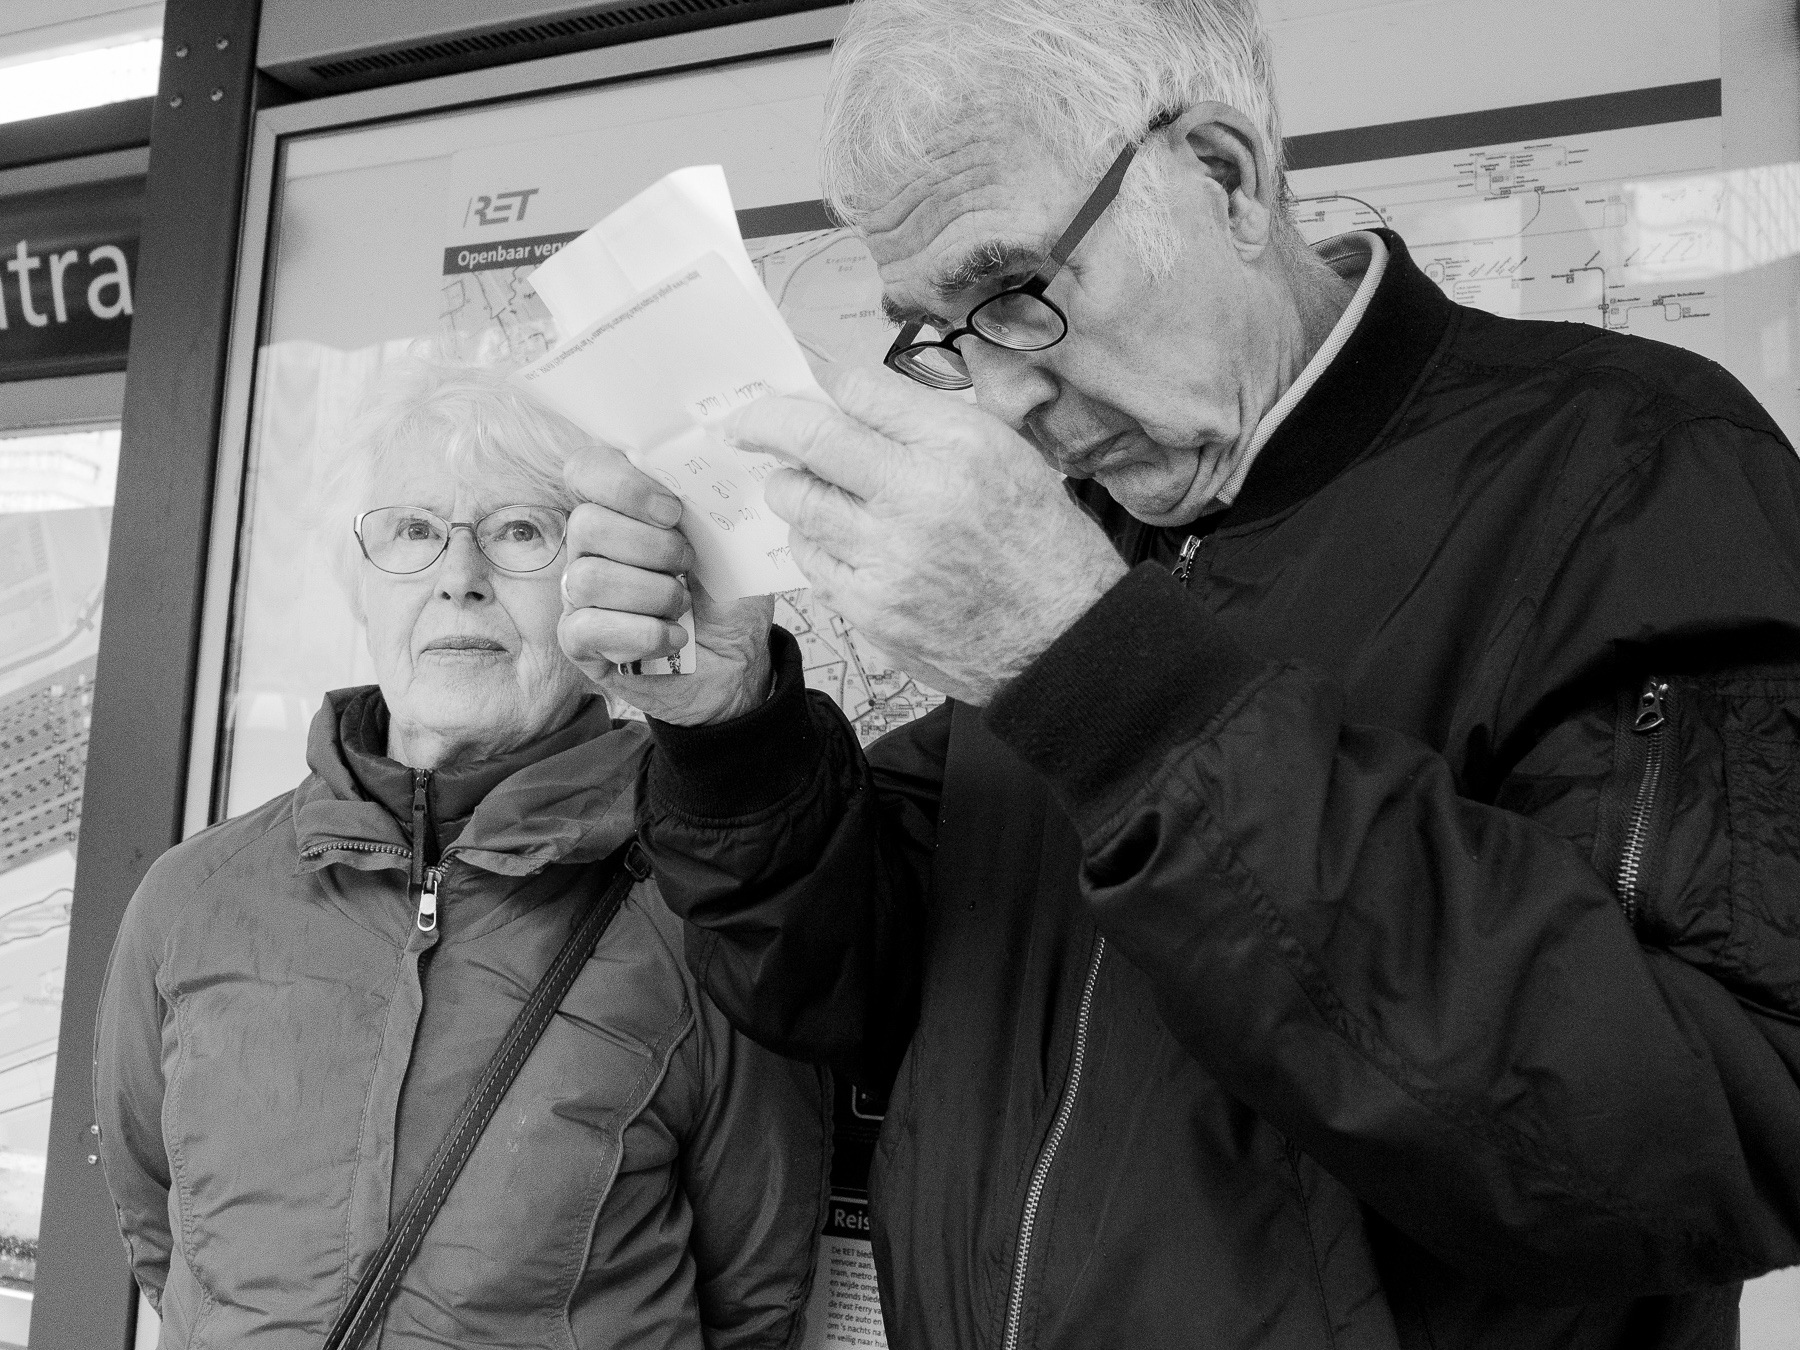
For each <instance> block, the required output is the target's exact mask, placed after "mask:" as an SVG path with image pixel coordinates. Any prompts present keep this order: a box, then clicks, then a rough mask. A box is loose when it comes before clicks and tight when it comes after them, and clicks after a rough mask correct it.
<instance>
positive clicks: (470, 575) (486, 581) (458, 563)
mask: <svg viewBox="0 0 1800 1350" xmlns="http://www.w3.org/2000/svg"><path fill="white" fill-rule="evenodd" d="M437 584H438V594H440V595H442V596H443V597H444V598H445V599H447V600H453V601H455V602H456V603H458V604H463V603H471V602H472V603H478V602H480V601H483V600H486V599H488V598H490V597H491V596H492V595H493V593H494V587H493V571H492V565H491V564H490V563H489V562H488V560H487V555H486V554H485V553H483V552H482V551H481V550H480V549H479V548H477V547H476V546H475V531H474V530H473V529H470V528H469V527H468V526H466V525H462V526H454V527H452V528H451V531H450V544H449V546H448V547H447V548H446V549H445V550H444V556H443V557H441V558H439V559H438V575H437Z"/></svg>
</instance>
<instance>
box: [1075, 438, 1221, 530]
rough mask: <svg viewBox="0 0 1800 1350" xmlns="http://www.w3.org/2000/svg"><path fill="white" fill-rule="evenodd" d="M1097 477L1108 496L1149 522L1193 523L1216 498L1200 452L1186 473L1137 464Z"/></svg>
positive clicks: (1096, 475) (1136, 517)
mask: <svg viewBox="0 0 1800 1350" xmlns="http://www.w3.org/2000/svg"><path fill="white" fill-rule="evenodd" d="M1094 477H1095V479H1096V480H1097V481H1098V482H1099V484H1100V486H1101V487H1103V488H1105V489H1106V494H1107V496H1109V497H1111V498H1112V499H1113V500H1114V501H1115V502H1117V503H1118V504H1119V505H1120V506H1122V507H1124V508H1125V510H1126V511H1128V512H1129V513H1130V514H1131V515H1132V516H1133V517H1134V518H1135V519H1137V520H1141V521H1143V522H1144V523H1145V524H1146V525H1160V526H1176V525H1188V524H1191V523H1192V522H1193V521H1195V520H1196V519H1198V518H1199V516H1200V513H1201V512H1202V511H1204V510H1205V509H1206V507H1207V506H1208V504H1210V503H1211V501H1212V500H1213V494H1214V485H1213V483H1212V481H1211V479H1210V477H1209V476H1206V475H1203V474H1201V472H1200V456H1198V455H1195V456H1194V457H1193V460H1192V462H1191V463H1190V465H1189V466H1188V467H1187V470H1186V472H1185V473H1184V472H1180V471H1172V469H1171V466H1167V465H1148V464H1143V465H1137V464H1133V465H1126V466H1124V467H1123V468H1121V469H1120V470H1119V471H1118V472H1116V473H1108V472H1105V471H1102V472H1100V473H1098V474H1095V475H1094Z"/></svg>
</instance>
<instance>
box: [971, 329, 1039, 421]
mask: <svg viewBox="0 0 1800 1350" xmlns="http://www.w3.org/2000/svg"><path fill="white" fill-rule="evenodd" d="M958 349H959V350H960V351H961V352H962V358H963V364H964V365H965V366H967V367H968V371H969V379H970V380H971V381H973V382H974V385H975V401H976V402H977V403H979V404H980V405H981V409H982V411H983V412H986V413H991V414H992V415H993V416H995V417H998V418H999V419H1000V420H1001V421H1002V422H1004V423H1006V425H1007V426H1009V427H1011V428H1012V429H1013V430H1014V431H1019V432H1023V431H1024V430H1025V424H1026V419H1027V418H1029V417H1030V416H1031V414H1032V413H1033V412H1035V411H1037V410H1038V409H1039V408H1042V407H1044V406H1045V405H1046V404H1049V403H1051V402H1053V401H1054V400H1055V398H1056V381H1055V379H1054V378H1053V377H1052V376H1051V375H1050V374H1049V372H1048V371H1045V370H1043V369H1042V368H1040V367H1039V366H1038V364H1037V361H1036V360H1035V359H1034V358H1033V356H1032V355H1031V354H1029V353H1026V352H1010V351H1007V350H1006V349H1004V348H1002V347H996V346H994V345H993V344H992V343H988V342H982V341H981V340H980V339H978V338H976V337H973V336H971V337H968V338H965V339H964V340H963V341H962V342H961V343H959V344H958Z"/></svg>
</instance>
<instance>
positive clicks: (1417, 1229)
mask: <svg viewBox="0 0 1800 1350" xmlns="http://www.w3.org/2000/svg"><path fill="white" fill-rule="evenodd" d="M1387 238H1388V243H1389V246H1390V248H1391V249H1392V250H1393V257H1392V261H1391V264H1390V267H1389V269H1388V272H1387V274H1386V276H1385V277H1384V278H1383V279H1382V282H1381V284H1380V286H1379V288H1378V290H1377V292H1376V295H1375V297H1374V301H1373V304H1372V305H1371V307H1370V308H1369V311H1368V313H1367V314H1366V315H1365V317H1364V319H1363V321H1362V323H1361V324H1360V326H1359V327H1358V329H1357V330H1356V332H1355V334H1354V336H1353V337H1352V339H1351V341H1350V342H1349V344H1348V345H1347V346H1346V347H1345V349H1344V350H1343V352H1342V353H1341V355H1340V356H1339V357H1338V359H1337V360H1336V361H1335V362H1333V364H1332V365H1331V366H1330V367H1329V368H1328V369H1327V370H1326V372H1325V373H1324V375H1323V377H1322V378H1321V379H1320V381H1319V382H1318V384H1317V385H1316V386H1315V387H1314V388H1313V389H1312V390H1311V392H1310V393H1309V394H1308V395H1307V396H1306V397H1305V399H1304V400H1303V401H1302V402H1301V403H1300V405H1299V406H1298V407H1297V408H1296V409H1295V411H1294V412H1293V414H1292V415H1291V416H1290V417H1289V418H1288V419H1287V420H1286V421H1285V422H1284V423H1283V424H1282V426H1281V428H1280V430H1279V431H1278V432H1277V433H1276V435H1275V437H1274V438H1273V439H1272V440H1271V441H1270V442H1269V444H1268V446H1267V447H1266V448H1265V449H1264V451H1263V452H1262V455H1261V456H1260V457H1259V458H1258V460H1257V461H1256V464H1255V466H1254V468H1253V470H1252V472H1251V474H1250V477H1249V479H1248V481H1247V483H1246V484H1245V487H1244V490H1243V492H1242V494H1241V495H1240V496H1239V498H1238V500H1237V501H1236V503H1235V504H1234V505H1233V506H1232V508H1231V509H1230V510H1229V511H1227V512H1225V513H1223V514H1221V515H1219V516H1216V517H1212V518H1209V519H1207V520H1205V521H1203V522H1202V523H1201V524H1200V525H1197V526H1195V527H1193V528H1192V530H1178V531H1173V532H1169V531H1159V530H1153V529H1150V528H1148V527H1144V526H1140V525H1136V524H1135V523H1133V522H1131V521H1130V520H1129V519H1128V518H1127V517H1126V516H1125V515H1124V514H1123V513H1122V512H1121V511H1120V510H1119V509H1118V508H1117V507H1115V506H1112V505H1111V504H1110V503H1108V502H1106V500H1105V498H1104V496H1103V495H1102V494H1100V493H1098V492H1095V491H1094V490H1093V486H1094V485H1092V484H1086V485H1083V487H1084V489H1085V490H1084V491H1083V493H1082V496H1083V499H1084V500H1085V501H1086V502H1087V503H1088V504H1089V506H1090V507H1091V508H1092V509H1093V510H1094V511H1095V513H1096V514H1097V515H1098V516H1099V517H1100V518H1101V520H1102V523H1103V524H1104V525H1105V526H1106V527H1107V528H1108V530H1109V532H1110V533H1111V534H1112V535H1113V537H1114V538H1115V539H1116V540H1117V541H1118V542H1119V546H1120V548H1121V549H1122V550H1123V551H1124V552H1125V554H1126V555H1127V558H1128V560H1132V561H1138V560H1142V562H1141V565H1139V566H1138V567H1136V569H1135V570H1134V571H1132V572H1131V574H1130V575H1129V576H1128V577H1127V578H1126V579H1125V580H1123V581H1122V582H1120V583H1119V584H1118V585H1117V586H1116V587H1115V588H1114V589H1113V590H1112V591H1111V592H1110V593H1109V594H1108V595H1107V596H1106V597H1105V598H1104V599H1103V600H1101V602H1100V603H1099V604H1097V605H1096V606H1095V607H1094V608H1093V609H1092V610H1090V611H1089V612H1088V613H1087V615H1086V616H1085V617H1083V618H1082V619H1081V620H1080V621H1079V622H1078V623H1077V624H1076V625H1075V626H1074V627H1073V628H1072V629H1070V630H1069V631H1068V632H1067V633H1065V634H1064V635H1063V636H1062V637H1061V638H1060V639H1059V640H1058V641H1057V642H1056V644H1055V645H1054V646H1052V647H1051V648H1050V650H1049V651H1048V652H1046V653H1045V654H1044V655H1043V656H1042V657H1041V658H1039V659H1038V660H1037V661H1036V662H1035V663H1034V664H1033V665H1032V666H1031V667H1030V668H1029V669H1028V670H1027V671H1026V672H1025V673H1024V674H1023V675H1022V676H1020V677H1019V678H1018V679H1017V680H1015V681H1014V682H1012V683H1011V684H1010V685H1009V686H1007V688H1006V689H1005V690H1004V691H1003V692H1002V694H1001V695H1000V697H998V698H997V699H996V700H995V701H994V703H993V704H992V705H991V706H989V707H988V708H986V709H985V710H984V709H979V708H972V707H966V706H958V705H946V706H945V707H943V708H941V709H939V710H938V711H937V712H935V713H933V714H931V715H930V716H928V717H926V718H924V719H922V720H920V721H918V722H915V723H913V724H912V725H910V726H908V727H906V728H904V729H902V730H900V731H897V732H895V733H893V734H892V735H890V736H888V737H887V738H886V739H884V740H883V741H881V742H879V743H877V744H876V745H875V746H874V747H873V748H872V749H871V750H870V752H869V753H868V755H867V757H866V758H865V757H864V755H863V754H862V753H861V752H859V750H858V748H857V742H856V738H855V736H854V735H853V734H852V733H851V730H850V728H849V727H848V726H847V725H846V724H845V722H844V721H843V719H842V717H841V716H840V715H839V714H838V712H837V711H836V709H835V708H834V707H833V706H832V704H831V703H830V702H829V701H828V700H827V699H826V698H824V697H823V696H821V695H817V694H814V695H808V694H806V692H805V690H804V688H803V685H802V680H801V672H800V669H799V661H798V655H797V651H796V648H795V646H794V644H793V642H792V640H791V639H790V638H788V637H787V635H786V634H784V633H781V632H780V631H779V630H777V631H776V633H775V634H774V638H773V642H774V648H775V654H776V657H777V663H778V666H779V674H778V677H777V681H776V687H775V691H774V693H773V695H772V696H771V698H770V699H769V701H768V702H767V703H766V704H765V705H763V707H762V708H761V709H759V710H758V711H756V712H754V713H751V714H749V715H748V716H746V717H743V718H741V719H738V720H737V721H734V722H731V723H726V724H723V725H720V726H716V727H710V728H698V729H686V730H684V729H680V728H673V727H664V726H659V727H657V728H655V731H656V742H657V748H656V750H655V752H654V753H653V755H652V756H651V759H650V761H649V763H648V767H647V776H648V784H647V788H648V791H647V793H646V794H645V798H644V803H643V805H642V807H641V808H640V824H641V826H642V828H643V830H644V833H645V837H646V838H647V841H648V843H649V846H650V849H651V851H652V854H653V856H654V859H655V862H656V867H657V872H658V875H659V878H660V880H661V883H662V887H663V892H664V895H665V896H666V897H667V899H668V901H669V902H670V903H671V904H672V905H673V906H674V907H675V908H676V910H677V911H678V912H679V913H680V914H681V915H682V916H683V917H684V918H685V919H687V920H688V921H689V923H690V925H692V927H691V928H690V930H689V950H688V956H689V960H690V963H691V964H692V965H693V967H694V969H695V972H696V974H697V975H698V976H699V978H700V979H701V980H702V981H703V983H704V984H705V986H706V988H707V989H709V990H710V991H711V993H712V995H713V997H714V998H715V999H717V1000H718V1002H719V1003H720V1005H721V1006H722V1007H723V1008H724V1009H725V1010H726V1011H727V1013H728V1015H729V1016H730V1017H732V1018H733V1019H734V1020H735V1021H736V1022H737V1023H738V1024H739V1025H740V1026H741V1027H742V1028H743V1029H744V1030H745V1031H746V1032H748V1033H749V1034H750V1035H751V1036H753V1037H755V1038H756V1039H758V1040H760V1041H762V1042H764V1043H765V1044H767V1045H770V1046H772V1047H774V1048H776V1049H778V1050H781V1051H783V1052H785V1053H789V1054H792V1055H796V1056H802V1057H807V1058H813V1059H819V1060H824V1061H828V1062H830V1063H832V1064H835V1065H837V1066H838V1067H840V1068H841V1069H845V1070H847V1071H849V1072H851V1073H852V1074H853V1075H855V1076H858V1077H860V1078H861V1079H862V1080H864V1081H873V1082H875V1083H877V1084H879V1085H884V1084H885V1083H886V1082H887V1081H888V1080H889V1079H892V1080H893V1095H892V1103H891V1106H890V1108H889V1113H888V1116H887V1120H886V1123H885V1125H884V1127H883V1130H882V1135H881V1141H880V1145H879V1148H878V1150H877V1154H876V1159H875V1175H874V1180H873V1187H872V1189H873V1196H874V1204H873V1213H874V1219H875V1254H876V1261H877V1265H878V1269H879V1272H880V1276H881V1281H882V1297H883V1307H884V1311H885V1313H886V1318H887V1325H888V1332H889V1336H890V1338H891V1342H892V1344H894V1345H896V1346H899V1347H931V1348H932V1350H946V1348H947V1347H984V1348H988V1350H1005V1348H1007V1347H1010V1346H1012V1345H1015V1344H1016V1345H1019V1346H1044V1347H1091V1346H1101V1345H1130V1346H1159V1347H1160V1346H1195V1347H1202V1346H1204V1347H1225V1346H1246V1347H1248V1346H1255V1347H1309V1348H1312V1347H1338V1350H1350V1348H1351V1347H1391V1346H1395V1345H1400V1346H1407V1347H1415V1346H1416V1347H1428V1346H1430V1347H1470V1346H1482V1347H1495V1348H1496V1350H1499V1348H1500V1347H1505V1350H1524V1348H1526V1347H1551V1346H1554V1347H1581V1348H1583V1350H1585V1348H1587V1347H1602V1346H1604V1347H1631V1348H1632V1350H1645V1348H1646V1347H1658V1348H1659V1350H1665V1348H1669V1347H1677V1346H1679V1347H1700V1346H1706V1347H1721V1348H1724V1347H1730V1346H1732V1345H1733V1343H1734V1337H1735V1329H1736V1319H1737V1311H1736V1304H1737V1299H1738V1293H1739V1291H1738V1286H1737V1282H1738V1281H1741V1280H1743V1279H1745V1278H1746V1277H1749V1276H1752V1275H1755V1274H1758V1273H1760V1272H1763V1271H1766V1270H1769V1269H1771V1268H1773V1267H1776V1266H1780V1265H1784V1264H1791V1263H1795V1262H1800V1084H1797V1081H1796V1080H1797V1078H1800V462H1797V461H1796V459H1795V455H1794V452H1793V450H1792V449H1791V447H1790V446H1789V445H1788V443H1787V442H1786V441H1785V440H1784V439H1783V437H1782V435H1781V432H1780V431H1779V430H1778V429H1777V428H1776V427H1775V425H1774V424H1773V423H1772V422H1771V421H1770V419H1769V418H1768V416H1767V414H1765V413H1764V412H1763V411H1762V409H1761V408H1760V407H1759V406H1758V405H1757V404H1756V402H1755V401H1754V400H1753V399H1752V398H1751V397H1750V396H1749V395H1748V394H1747V393H1746V392H1745V391H1744V390H1743V389H1742V388H1741V387H1740V386H1739V385H1738V384H1737V383H1736V382H1735V381H1734V380H1733V379H1732V378H1731V377H1730V376H1729V375H1727V374H1726V373H1725V372H1724V371H1723V370H1721V369H1720V368H1719V367H1718V366H1716V365H1713V364H1712V363H1710V362H1708V361H1705V360H1702V359H1700V358H1698V357H1695V356H1692V355H1690V354H1688V353H1686V352H1683V351H1679V350H1676V349H1674V348H1671V347H1666V346H1662V345H1659V344H1656V343H1652V342H1645V341H1641V340H1637V339H1634V338H1631V337H1625V336H1620V335H1617V334H1613V333H1606V332H1597V331H1596V330H1594V329H1593V328H1589V327H1583V326H1579V325H1573V324H1567V325H1565V324H1547V323H1529V322H1518V321H1512V320H1506V319H1498V318H1493V317H1490V316H1488V315H1486V314H1482V313H1479V312H1477V311H1474V310H1470V309H1465V308H1461V307H1459V306H1456V305H1454V304H1451V303H1450V302H1449V301H1447V300H1446V299H1444V298H1443V297H1442V295H1441V294H1440V293H1439V292H1438V290H1437V288H1436V287H1435V286H1434V285H1432V283H1431V282H1430V281H1428V280H1427V279H1426V278H1425V277H1424V276H1423V275H1422V274H1421V273H1420V272H1419V270H1418V269H1417V268H1416V267H1415V266H1414V265H1413V264H1412V262H1411V261H1410V259H1409V258H1408V257H1407V254H1406V251H1405V249H1404V247H1403V246H1402V245H1401V244H1400V241H1399V240H1398V239H1397V238H1394V237H1393V236H1391V235H1390V236H1388V237H1387ZM1209 526H1210V531H1209V532H1208V529H1207V527H1209ZM1193 532H1200V533H1203V534H1204V539H1203V541H1202V543H1201V545H1200V547H1199V548H1198V550H1197V553H1196V556H1195V558H1194V563H1193V567H1192V571H1191V576H1190V577H1189V579H1188V581H1187V583H1186V585H1185V586H1184V585H1183V584H1182V582H1181V581H1179V580H1178V579H1176V578H1175V577H1174V576H1172V575H1171V568H1170V566H1169V563H1170V560H1171V559H1173V558H1174V556H1175V554H1176V553H1177V552H1178V550H1179V548H1180V546H1181V544H1182V542H1183V541H1184V540H1185V538H1186V537H1187V535H1188V534H1189V533H1193ZM896 1074H897V1076H896Z"/></svg>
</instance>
